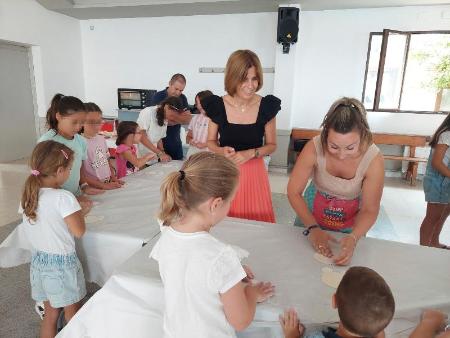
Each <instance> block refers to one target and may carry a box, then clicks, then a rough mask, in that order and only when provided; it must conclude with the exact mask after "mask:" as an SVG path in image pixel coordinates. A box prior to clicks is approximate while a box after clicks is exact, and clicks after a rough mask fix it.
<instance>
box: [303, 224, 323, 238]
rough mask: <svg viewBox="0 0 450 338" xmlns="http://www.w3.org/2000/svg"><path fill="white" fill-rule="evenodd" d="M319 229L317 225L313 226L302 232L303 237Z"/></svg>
mask: <svg viewBox="0 0 450 338" xmlns="http://www.w3.org/2000/svg"><path fill="white" fill-rule="evenodd" d="M315 228H320V226H319V224H313V225H310V226H309V227H307V228H306V229H305V230H303V236H308V235H309V233H310V232H311V230H312V229H315Z"/></svg>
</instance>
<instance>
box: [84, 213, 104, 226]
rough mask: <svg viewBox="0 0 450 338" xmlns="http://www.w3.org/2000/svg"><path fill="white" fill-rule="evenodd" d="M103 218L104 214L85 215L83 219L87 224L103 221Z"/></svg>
mask: <svg viewBox="0 0 450 338" xmlns="http://www.w3.org/2000/svg"><path fill="white" fill-rule="evenodd" d="M104 219H105V216H101V215H98V216H97V215H87V216H86V218H85V219H84V220H85V222H86V223H87V224H92V223H97V222H100V221H103V220H104Z"/></svg>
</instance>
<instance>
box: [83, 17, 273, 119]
mask: <svg viewBox="0 0 450 338" xmlns="http://www.w3.org/2000/svg"><path fill="white" fill-rule="evenodd" d="M276 24H277V13H259V14H233V15H214V16H209V15H205V16H188V17H162V18H136V19H107V20H106V19H105V20H86V21H82V22H81V31H82V33H81V34H82V43H83V63H84V77H85V88H86V99H87V100H92V101H94V102H96V103H97V104H99V105H100V107H101V108H102V109H103V111H104V113H105V114H106V115H112V114H115V109H117V94H116V91H117V88H119V87H123V88H148V89H157V90H161V89H164V88H165V87H166V86H167V84H168V81H169V79H170V76H171V75H172V74H174V73H183V74H184V75H185V76H186V78H187V86H186V89H185V92H184V93H185V95H186V96H187V98H188V101H189V103H193V100H194V96H195V94H196V93H197V92H198V91H200V90H204V89H210V90H212V91H213V92H214V93H216V94H219V95H221V94H223V93H224V86H223V74H222V73H220V74H204V73H203V74H201V73H199V67H225V63H226V61H227V59H228V56H229V55H230V54H231V53H232V52H233V51H234V50H236V49H243V48H245V49H251V50H253V51H255V52H256V53H257V54H258V56H259V57H260V60H261V63H262V66H263V67H274V63H275V46H276ZM91 28H93V30H91ZM273 78H274V75H273V74H264V87H263V89H262V90H261V91H260V93H261V94H263V95H265V94H267V93H272V91H273Z"/></svg>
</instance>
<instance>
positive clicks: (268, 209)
mask: <svg viewBox="0 0 450 338" xmlns="http://www.w3.org/2000/svg"><path fill="white" fill-rule="evenodd" d="M239 171H240V177H239V187H238V191H237V192H236V196H235V198H234V200H233V201H232V202H231V207H230V211H229V212H228V216H230V217H237V218H244V219H251V220H255V221H263V222H270V223H275V214H274V212H273V207H272V193H271V191H270V185H269V175H268V174H267V170H266V167H265V165H264V160H263V159H262V158H254V159H251V160H249V161H247V162H245V163H244V164H243V165H241V166H240V167H239Z"/></svg>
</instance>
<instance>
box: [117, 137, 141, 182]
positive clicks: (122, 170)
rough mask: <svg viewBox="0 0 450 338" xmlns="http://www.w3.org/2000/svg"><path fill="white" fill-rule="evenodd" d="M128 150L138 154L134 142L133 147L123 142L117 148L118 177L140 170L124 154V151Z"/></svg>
mask: <svg viewBox="0 0 450 338" xmlns="http://www.w3.org/2000/svg"><path fill="white" fill-rule="evenodd" d="M127 150H130V151H131V153H132V154H134V155H136V146H135V145H134V144H133V145H132V146H131V147H129V146H127V145H125V144H121V145H119V146H117V148H116V171H117V178H122V177H124V176H127V175H129V174H131V173H134V172H136V171H138V170H139V168H136V167H135V166H134V165H132V164H131V163H130V162H128V161H127V160H126V159H125V158H124V157H123V156H122V153H124V152H126V151H127Z"/></svg>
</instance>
